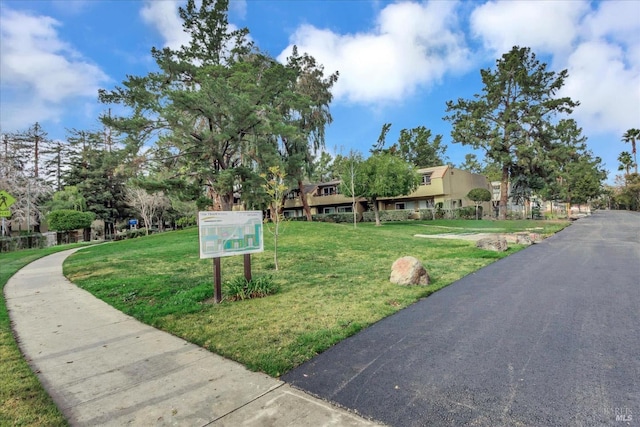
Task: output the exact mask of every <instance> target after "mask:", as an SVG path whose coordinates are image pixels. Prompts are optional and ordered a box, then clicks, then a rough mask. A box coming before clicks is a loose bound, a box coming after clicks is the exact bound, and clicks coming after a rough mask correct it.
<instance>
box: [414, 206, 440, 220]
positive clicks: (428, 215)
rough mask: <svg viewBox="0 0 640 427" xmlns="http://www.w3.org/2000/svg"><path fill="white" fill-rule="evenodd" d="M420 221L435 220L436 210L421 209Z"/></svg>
mask: <svg viewBox="0 0 640 427" xmlns="http://www.w3.org/2000/svg"><path fill="white" fill-rule="evenodd" d="M418 212H419V214H420V219H422V220H425V221H431V220H434V219H435V216H436V214H435V210H434V209H420V210H419V211H418Z"/></svg>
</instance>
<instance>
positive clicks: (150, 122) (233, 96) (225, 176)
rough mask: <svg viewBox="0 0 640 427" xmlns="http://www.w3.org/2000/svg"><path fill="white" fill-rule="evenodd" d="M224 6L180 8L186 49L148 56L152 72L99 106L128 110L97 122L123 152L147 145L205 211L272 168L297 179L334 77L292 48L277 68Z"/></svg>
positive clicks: (325, 118) (105, 94) (225, 205)
mask: <svg viewBox="0 0 640 427" xmlns="http://www.w3.org/2000/svg"><path fill="white" fill-rule="evenodd" d="M227 8H228V1H226V0H219V1H215V0H202V2H201V4H200V5H199V6H198V5H197V4H196V2H195V1H194V0H189V1H188V2H187V4H186V6H185V7H181V8H180V9H179V11H180V17H181V18H182V20H183V27H184V28H185V30H186V31H187V32H188V33H189V34H190V35H191V40H190V42H189V43H188V44H187V45H186V46H182V47H181V48H180V49H177V50H172V49H169V48H164V49H161V50H159V49H155V48H154V49H153V50H152V55H153V58H154V59H155V61H156V64H157V66H158V68H159V71H157V72H152V73H149V74H148V75H146V76H141V77H138V76H129V78H128V79H127V80H126V81H125V82H123V85H122V86H120V87H117V88H115V89H114V90H111V91H106V90H101V91H100V95H99V97H100V100H101V101H102V102H104V103H107V104H111V103H113V104H120V105H123V106H126V107H129V109H130V115H128V116H121V117H107V116H103V117H102V121H103V122H104V123H105V124H106V125H108V126H109V127H112V128H114V129H115V130H116V131H118V132H121V133H123V134H125V135H127V138H126V140H125V142H126V143H127V145H128V146H129V147H131V149H134V150H137V149H139V148H140V147H141V146H142V144H143V143H145V142H148V141H149V140H150V139H151V140H152V141H153V140H154V139H155V141H154V142H155V145H154V150H153V153H154V154H155V155H156V156H157V157H159V158H161V159H163V162H164V164H165V166H167V167H169V168H170V169H171V170H173V171H174V172H175V174H176V176H178V175H179V176H182V177H185V178H188V179H190V180H193V181H196V182H198V183H200V184H201V185H203V186H205V187H207V189H208V194H209V196H210V197H211V198H212V199H213V200H214V207H215V208H217V209H221V210H230V209H231V206H232V204H233V201H234V194H239V195H240V196H241V197H243V198H244V197H250V196H251V189H252V186H253V187H254V186H255V185H257V183H258V182H259V179H257V176H258V175H259V173H260V171H264V170H267V169H268V167H269V166H272V165H274V164H282V165H283V167H285V169H286V172H287V174H288V175H290V176H292V177H294V178H297V177H300V176H301V174H302V172H301V171H302V170H303V169H304V167H305V165H308V164H310V163H311V155H310V154H309V153H310V150H309V144H311V145H312V146H313V147H314V148H316V147H320V146H322V144H323V143H324V126H325V125H327V124H328V123H330V122H331V116H330V114H329V108H328V106H329V103H330V101H331V92H330V88H331V86H332V85H333V83H334V82H335V81H336V79H337V74H334V75H331V76H329V77H327V78H325V77H324V72H323V68H322V66H321V65H318V64H316V62H315V60H313V58H312V57H310V56H308V55H299V54H298V52H297V50H296V49H294V51H293V53H292V55H291V57H290V58H288V62H287V63H286V64H281V63H279V62H278V61H276V60H275V59H274V58H272V57H270V56H269V55H267V54H265V53H262V52H260V51H259V50H258V49H257V48H256V47H255V46H254V45H253V43H252V42H251V41H250V39H249V38H248V37H247V35H248V30H247V29H240V30H233V31H232V30H231V28H230V26H229V24H228V21H227Z"/></svg>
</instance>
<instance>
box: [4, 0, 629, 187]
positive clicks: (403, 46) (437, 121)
mask: <svg viewBox="0 0 640 427" xmlns="http://www.w3.org/2000/svg"><path fill="white" fill-rule="evenodd" d="M182 4H183V2H182V1H180V0H175V1H174V0H155V1H128V0H110V1H106V0H58V1H55V0H37V1H29V0H19V1H7V0H0V35H1V39H0V132H12V131H17V130H22V129H25V128H27V127H28V126H29V125H31V124H33V123H34V122H36V121H39V122H40V123H41V124H42V125H43V127H44V129H45V130H47V131H48V132H49V135H50V137H52V138H54V139H64V137H65V128H76V129H97V128H99V127H100V125H99V123H98V121H97V117H98V115H99V114H100V113H102V112H103V111H105V110H106V108H107V106H105V105H101V104H99V103H98V102H97V91H98V89H100V88H105V89H110V88H113V87H114V86H115V85H117V84H120V83H121V82H122V81H123V80H124V79H125V78H126V75H127V74H129V75H143V74H146V73H147V72H149V71H152V70H154V69H155V64H154V62H153V60H152V58H151V56H150V53H149V52H150V49H151V47H152V46H156V47H162V46H173V47H176V46H179V45H180V44H181V43H184V42H185V34H184V33H183V32H182V31H181V24H180V20H179V18H178V15H177V8H178V6H179V5H182ZM229 21H230V22H231V23H232V24H233V25H235V26H237V27H247V28H249V30H250V35H251V38H252V39H253V40H254V41H255V42H256V44H257V45H258V46H259V47H260V48H261V49H262V50H263V51H266V52H268V53H270V54H271V55H272V56H274V57H277V58H279V59H281V60H284V58H286V56H287V53H288V52H289V51H290V49H291V46H292V45H294V44H295V45H297V46H298V47H299V49H300V50H301V51H306V52H308V53H310V54H311V55H313V56H314V57H316V59H317V60H318V61H319V62H320V63H322V64H324V66H325V69H326V71H327V72H333V71H336V70H337V71H339V72H340V79H339V81H338V83H337V84H336V85H335V87H334V101H333V103H332V105H331V111H332V115H333V118H334V122H333V124H332V125H331V126H330V127H329V128H328V131H327V140H326V147H327V149H328V151H330V152H331V153H336V152H348V151H349V150H350V149H352V148H353V149H356V150H359V151H361V152H363V153H365V154H367V153H368V150H369V148H370V147H371V145H372V144H373V143H374V142H375V141H376V139H377V137H378V135H379V133H380V128H381V126H382V124H383V123H387V122H389V123H392V124H393V126H392V130H391V132H390V134H389V136H388V141H389V142H390V143H391V142H393V141H394V140H395V139H396V138H397V135H398V133H399V131H400V130H401V129H403V128H412V127H416V126H421V125H422V126H426V127H427V128H429V129H431V130H432V131H433V133H434V134H442V135H443V139H444V141H445V143H446V144H447V145H448V150H447V155H448V157H449V160H450V161H451V162H453V163H454V164H460V163H462V162H463V160H464V155H465V154H466V153H468V152H471V151H470V148H469V147H464V146H461V145H460V144H453V143H451V138H450V131H451V127H450V124H449V123H448V122H445V121H443V120H442V117H443V116H444V115H445V103H446V101H448V100H454V99H457V98H471V97H472V96H473V94H475V93H479V92H480V91H481V88H482V86H481V81H480V72H479V70H480V69H481V68H487V67H491V66H492V65H493V64H494V63H495V60H496V59H497V58H499V57H500V56H501V55H502V54H503V53H505V52H507V51H508V50H510V48H511V47H512V46H514V45H519V46H529V47H531V48H532V51H533V52H535V53H536V54H537V56H538V58H539V59H541V60H542V61H544V62H547V63H548V64H549V66H550V68H551V69H552V70H555V71H559V70H562V69H565V68H566V69H568V72H569V79H568V80H567V82H566V85H565V87H564V88H563V91H562V95H568V96H571V97H572V98H573V99H574V100H577V101H580V102H581V105H580V107H578V108H577V109H576V111H575V112H574V114H573V116H572V117H574V118H575V119H576V120H577V121H578V123H579V125H580V126H581V127H582V128H583V130H584V133H585V135H586V136H587V137H588V145H589V147H590V148H591V150H592V151H593V152H594V153H595V154H596V155H597V156H600V157H602V159H603V161H604V163H605V164H606V167H607V169H609V171H610V174H609V182H613V179H614V176H615V174H616V173H618V172H617V166H618V162H617V160H616V159H617V157H618V155H619V153H620V152H621V151H623V150H627V151H630V147H629V145H628V144H624V143H622V142H621V141H620V137H621V135H622V134H623V133H624V131H625V130H627V129H629V128H632V127H634V128H640V2H638V1H632V0H623V1H615V0H611V1H605V2H590V1H581V0H571V1H561V0H556V1H524V0H523V1H505V2H502V1H489V2H480V1H477V2H457V1H444V0H441V1H423V2H418V1H405V2H389V1H369V0H344V1H339V0H323V1H321V0H308V1H307V0H287V1H284V0H279V1H275V0H244V1H241V0H237V1H232V2H231V6H230V12H229ZM478 154H479V157H480V158H482V154H481V153H478Z"/></svg>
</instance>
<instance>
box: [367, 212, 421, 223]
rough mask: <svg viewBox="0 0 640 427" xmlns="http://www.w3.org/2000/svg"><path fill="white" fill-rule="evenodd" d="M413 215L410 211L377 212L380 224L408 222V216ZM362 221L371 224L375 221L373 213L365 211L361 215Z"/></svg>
mask: <svg viewBox="0 0 640 427" xmlns="http://www.w3.org/2000/svg"><path fill="white" fill-rule="evenodd" d="M412 213H413V210H411V209H403V210H392V211H378V214H379V215H380V221H381V222H390V221H408V220H409V216H410V215H411V214H412ZM362 220H363V221H364V222H373V221H375V220H376V216H375V212H373V211H367V212H365V213H364V214H362Z"/></svg>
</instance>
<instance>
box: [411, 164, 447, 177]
mask: <svg viewBox="0 0 640 427" xmlns="http://www.w3.org/2000/svg"><path fill="white" fill-rule="evenodd" d="M450 168H451V167H450V166H448V165H444V166H433V167H430V168H420V169H418V173H419V174H421V175H424V174H426V173H431V178H442V177H443V176H444V174H445V173H446V172H447V170H448V169H450Z"/></svg>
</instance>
